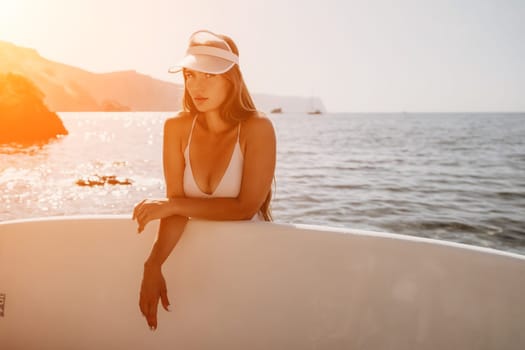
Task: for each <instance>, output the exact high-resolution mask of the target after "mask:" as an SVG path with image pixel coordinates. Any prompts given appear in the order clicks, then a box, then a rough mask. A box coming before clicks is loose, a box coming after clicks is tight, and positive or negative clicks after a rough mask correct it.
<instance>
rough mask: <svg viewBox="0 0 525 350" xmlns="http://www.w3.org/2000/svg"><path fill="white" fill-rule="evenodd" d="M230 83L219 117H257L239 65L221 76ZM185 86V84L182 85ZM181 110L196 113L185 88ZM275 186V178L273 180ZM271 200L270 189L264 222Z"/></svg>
mask: <svg viewBox="0 0 525 350" xmlns="http://www.w3.org/2000/svg"><path fill="white" fill-rule="evenodd" d="M218 36H219V37H221V38H222V39H223V40H225V41H226V42H227V43H228V45H229V46H230V47H231V49H232V51H233V53H235V54H236V55H237V56H239V49H238V48H237V45H235V43H234V42H233V40H232V39H231V38H230V37H228V36H226V35H220V34H219V35H218ZM222 75H223V76H224V77H225V78H226V79H227V80H228V81H229V82H230V93H229V94H228V96H227V97H226V101H224V103H223V104H222V106H221V116H223V117H224V118H225V119H226V120H228V121H231V122H232V123H239V122H241V121H243V120H246V119H248V118H253V117H255V116H257V115H258V111H257V109H256V108H255V103H254V102H253V99H252V97H251V95H250V92H249V91H248V88H247V87H246V84H245V82H244V78H243V77H242V73H241V70H240V69H239V65H237V64H235V65H234V66H233V67H232V68H231V69H230V70H229V71H227V72H226V73H223V74H222ZM184 82H186V75H184ZM184 85H186V84H184ZM182 108H183V110H184V111H185V112H189V113H191V114H192V115H195V114H196V113H198V110H197V108H196V107H195V104H194V103H193V100H192V99H191V96H190V95H189V93H188V90H187V89H186V87H185V88H184V96H183V98H182ZM273 183H274V184H275V176H274V178H273ZM271 200H272V189H271V188H270V191H268V195H267V196H266V199H265V200H264V202H263V204H262V205H261V208H260V209H259V211H258V212H259V213H260V214H261V215H262V217H263V218H264V220H265V221H272V220H273V218H272V212H271V207H270V202H271Z"/></svg>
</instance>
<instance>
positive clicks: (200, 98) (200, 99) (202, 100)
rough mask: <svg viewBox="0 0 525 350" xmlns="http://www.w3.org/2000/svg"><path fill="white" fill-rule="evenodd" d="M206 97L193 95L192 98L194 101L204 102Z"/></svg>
mask: <svg viewBox="0 0 525 350" xmlns="http://www.w3.org/2000/svg"><path fill="white" fill-rule="evenodd" d="M207 99H208V98H206V97H195V98H194V99H193V100H195V102H204V101H206V100H207Z"/></svg>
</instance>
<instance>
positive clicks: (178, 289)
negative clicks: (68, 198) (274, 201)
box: [0, 215, 525, 350]
mask: <svg viewBox="0 0 525 350" xmlns="http://www.w3.org/2000/svg"><path fill="white" fill-rule="evenodd" d="M157 229H158V222H152V223H150V224H149V225H148V226H147V227H146V230H145V231H144V232H143V233H142V234H141V235H137V234H136V224H135V222H133V221H132V220H131V218H130V216H124V215H94V216H71V217H50V218H36V219H27V220H15V221H5V222H0V313H3V315H0V347H1V348H2V349H9V350H11V349H13V350H16V349H145V348H147V349H165V348H166V347H168V346H169V347H174V348H181V349H241V348H242V349H246V348H250V349H269V348H271V349H343V348H345V349H346V348H351V349H419V348H425V349H443V348H458V349H459V348H470V349H496V348H497V349H523V348H525V333H524V332H523V324H525V300H524V298H523V295H525V277H524V276H525V256H522V255H519V254H513V253H508V252H502V251H498V250H494V249H490V248H481V247H473V246H468V245H463V244H458V243H452V242H444V241H437V240H432V239H427V238H420V237H413V236H403V235H396V234H390V233H381V232H371V231H363V230H353V229H346V228H332V227H325V226H312V225H291V224H275V223H266V222H249V221H237V222H216V221H205V220H193V219H192V220H190V221H189V223H188V225H187V227H186V231H185V233H184V234H183V236H182V237H181V240H180V241H179V243H178V244H177V246H176V247H175V249H174V251H173V252H172V254H171V256H170V257H169V258H168V260H167V261H166V263H165V265H164V266H163V272H164V275H165V277H166V281H167V284H168V294H169V297H170V300H171V302H172V312H170V313H168V312H164V311H163V310H159V328H158V329H157V331H155V332H151V331H150V330H149V329H148V328H147V324H146V322H145V320H144V319H143V317H142V315H141V314H140V311H139V308H138V292H139V287H140V282H141V275H142V263H143V261H144V260H145V258H146V257H147V255H148V253H149V250H150V248H151V245H152V244H153V242H154V239H155V233H156V230H157Z"/></svg>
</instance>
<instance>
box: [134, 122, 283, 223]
mask: <svg viewBox="0 0 525 350" xmlns="http://www.w3.org/2000/svg"><path fill="white" fill-rule="evenodd" d="M243 133H244V139H245V140H246V146H245V150H244V168H243V175H242V183H241V190H240V192H239V196H237V197H236V198H188V197H174V198H169V199H160V200H146V201H144V202H142V203H141V204H140V206H144V207H149V208H145V209H146V211H147V212H148V215H147V216H145V217H144V218H143V219H142V222H139V226H141V227H144V226H145V225H146V224H147V223H148V222H149V221H151V220H156V219H160V218H163V217H167V216H171V215H181V216H185V217H194V218H201V219H207V220H249V219H251V218H252V217H253V216H254V215H255V214H256V213H257V212H258V211H259V209H260V207H261V206H262V204H263V203H264V200H265V199H266V196H267V195H268V192H269V191H270V189H271V186H272V181H273V177H274V173H275V160H276V138H275V131H274V128H273V125H272V122H271V121H270V120H269V119H268V118H267V117H254V118H250V119H248V120H247V121H246V122H244V124H243ZM137 209H138V208H136V210H137Z"/></svg>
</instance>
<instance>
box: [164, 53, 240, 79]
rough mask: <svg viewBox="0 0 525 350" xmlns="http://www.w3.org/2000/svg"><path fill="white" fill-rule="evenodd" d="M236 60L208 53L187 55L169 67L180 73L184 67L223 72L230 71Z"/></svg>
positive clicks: (172, 70)
mask: <svg viewBox="0 0 525 350" xmlns="http://www.w3.org/2000/svg"><path fill="white" fill-rule="evenodd" d="M234 65H235V62H231V61H229V60H225V59H222V58H220V57H214V56H208V55H191V54H189V55H186V56H185V57H184V58H183V59H182V60H181V61H180V62H179V63H178V64H176V65H175V66H173V67H170V68H169V69H168V72H169V73H178V72H180V71H182V69H183V68H188V69H191V70H194V71H198V72H202V73H209V74H223V73H226V72H227V71H229V70H230V69H231V68H232V67H233V66H234Z"/></svg>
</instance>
